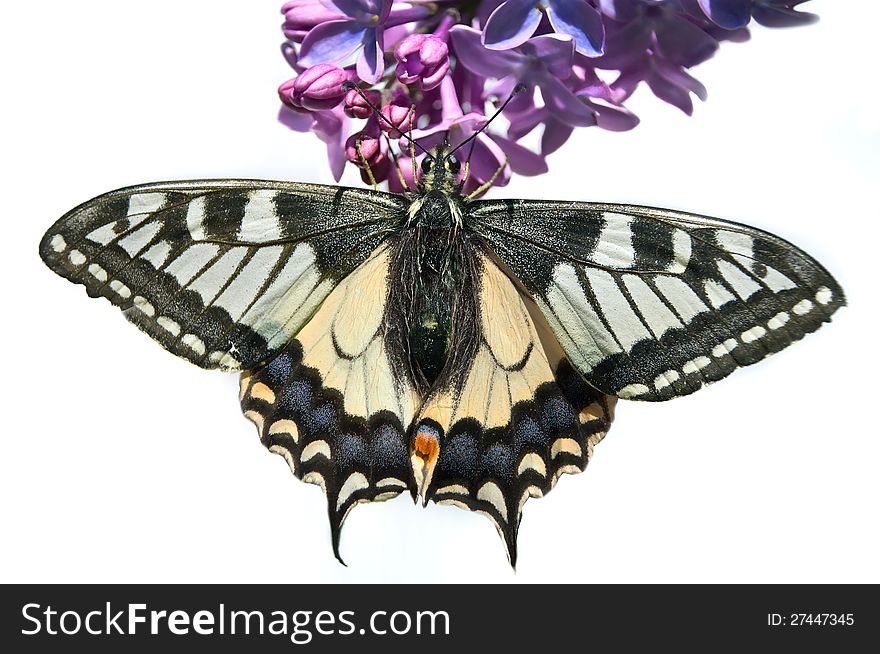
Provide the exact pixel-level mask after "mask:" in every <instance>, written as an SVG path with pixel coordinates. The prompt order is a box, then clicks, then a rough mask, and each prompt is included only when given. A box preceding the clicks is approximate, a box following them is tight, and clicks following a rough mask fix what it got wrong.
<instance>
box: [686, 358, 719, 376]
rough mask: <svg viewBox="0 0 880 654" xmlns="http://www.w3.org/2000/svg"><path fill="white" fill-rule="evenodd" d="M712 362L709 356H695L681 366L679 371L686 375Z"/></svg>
mask: <svg viewBox="0 0 880 654" xmlns="http://www.w3.org/2000/svg"><path fill="white" fill-rule="evenodd" d="M711 363H712V360H711V359H710V358H709V357H697V358H696V359H693V360H691V361H688V362H687V363H686V364H684V365H683V366H682V367H681V371H682V372H683V373H685V374H686V375H692V374H694V373H695V372H699V371H700V370H702V369H703V368H705V367H706V366H708V365H709V364H711Z"/></svg>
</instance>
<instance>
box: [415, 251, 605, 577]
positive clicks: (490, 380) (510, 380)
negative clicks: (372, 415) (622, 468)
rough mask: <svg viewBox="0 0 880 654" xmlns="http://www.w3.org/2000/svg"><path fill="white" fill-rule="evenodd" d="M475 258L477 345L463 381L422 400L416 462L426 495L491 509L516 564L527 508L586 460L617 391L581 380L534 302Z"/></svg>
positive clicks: (484, 259)
mask: <svg viewBox="0 0 880 654" xmlns="http://www.w3.org/2000/svg"><path fill="white" fill-rule="evenodd" d="M476 257H477V260H478V266H477V268H478V270H479V271H480V272H479V283H478V287H479V288H478V293H479V302H478V312H479V314H480V316H479V322H480V343H479V346H478V348H477V353H476V356H475V358H474V360H473V362H472V364H471V366H470V368H469V370H468V372H467V374H466V375H465V376H464V378H463V379H462V380H460V381H458V382H457V383H453V384H451V385H450V387H448V388H441V389H437V390H436V391H435V392H433V393H432V394H431V395H430V396H429V397H428V398H427V399H426V401H425V404H424V406H423V407H422V409H421V411H420V413H419V417H418V419H417V422H416V425H415V427H414V429H413V437H412V438H413V441H414V448H413V449H414V452H413V469H414V475H415V478H416V485H417V486H418V487H419V490H420V492H421V494H422V496H423V499H424V501H425V502H427V501H428V500H433V501H435V502H438V503H445V504H453V505H455V506H460V507H462V508H467V509H470V510H472V511H476V512H479V513H482V514H484V515H487V516H488V517H489V518H490V519H491V520H492V521H493V522H494V524H495V526H496V527H497V528H498V531H499V533H500V534H501V535H502V537H503V538H504V542H505V544H506V546H507V553H508V556H509V558H510V562H511V564H512V565H515V564H516V557H517V550H516V536H517V530H518V528H519V523H520V517H521V514H522V509H523V505H524V504H525V502H526V501H527V500H528V498H529V497H541V496H543V495H545V494H546V493H548V492H549V491H550V490H551V489H552V488H553V486H554V485H555V484H556V482H557V480H558V479H559V477H560V476H561V475H563V474H565V473H578V472H581V471H582V470H583V469H584V468H585V467H586V465H587V462H588V461H589V459H590V456H591V455H592V450H593V446H594V445H595V444H596V443H598V442H599V441H600V440H601V439H602V438H603V437H604V436H605V433H606V432H607V430H608V428H609V426H610V424H611V421H612V419H613V408H614V402H615V400H616V398H614V397H608V396H606V395H603V394H602V393H600V392H599V391H597V390H596V389H595V388H593V387H591V386H589V385H588V384H587V383H586V382H584V380H583V378H581V377H580V375H578V374H577V373H576V372H575V371H574V370H573V369H572V367H571V365H570V364H569V363H568V361H567V360H566V359H565V356H564V354H563V353H562V350H561V348H560V347H559V344H558V342H556V340H555V338H554V337H553V336H552V334H549V333H547V332H548V331H549V330H547V328H546V325H544V323H543V319H542V318H541V316H540V313H538V311H537V309H536V308H535V307H534V306H532V307H531V308H530V307H529V305H530V304H531V303H530V302H529V301H528V300H527V299H525V298H523V297H521V295H520V293H519V292H518V291H517V289H516V287H515V286H514V283H513V282H512V281H511V280H510V278H509V277H507V276H506V275H505V274H504V273H503V272H502V271H501V269H500V268H499V267H498V266H497V265H496V264H495V263H494V262H493V261H492V260H491V259H489V258H488V257H486V256H484V255H482V254H476ZM455 346H456V344H454V343H453V344H452V347H455ZM435 444H436V445H435ZM420 459H421V460H420Z"/></svg>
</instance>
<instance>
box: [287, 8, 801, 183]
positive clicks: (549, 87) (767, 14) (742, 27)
mask: <svg viewBox="0 0 880 654" xmlns="http://www.w3.org/2000/svg"><path fill="white" fill-rule="evenodd" d="M806 1H807V0H467V1H465V0H435V1H434V2H428V1H427V0H407V1H404V0H289V1H288V2H286V3H285V4H284V5H283V7H282V10H281V11H282V13H283V14H284V24H283V28H282V29H283V32H284V35H285V37H286V38H287V41H286V42H285V43H284V44H283V46H282V53H283V55H284V57H285V59H286V60H287V62H288V63H289V64H290V66H291V67H292V68H293V70H294V71H295V72H296V77H294V78H293V79H291V80H288V81H287V82H284V83H283V84H282V85H281V86H280V87H279V89H278V93H279V97H280V98H281V101H282V103H283V108H282V110H281V113H280V114H279V120H281V122H282V123H284V124H285V125H287V126H288V127H290V128H291V129H294V130H297V131H312V132H314V133H315V134H316V135H317V136H318V137H319V138H321V140H323V141H324V142H325V143H326V144H327V153H328V158H329V160H330V169H331V171H332V173H333V175H334V177H335V178H336V179H339V177H340V176H341V175H342V171H343V169H344V167H345V165H346V163H351V164H353V165H355V166H356V167H358V168H359V169H360V170H361V176H362V178H363V179H364V181H372V180H371V175H370V174H368V169H369V173H372V179H375V180H376V181H377V182H382V181H387V182H388V185H389V188H392V189H394V190H403V187H402V185H401V182H400V179H399V178H400V177H401V176H402V177H403V178H404V180H405V181H406V184H407V188H410V189H412V188H413V183H414V180H413V161H412V160H411V156H412V153H413V151H412V150H411V149H410V148H411V145H410V142H409V140H408V138H407V133H408V132H409V131H410V130H411V131H412V136H413V138H415V139H418V142H419V143H420V144H421V145H422V146H423V147H425V148H430V147H431V146H432V145H434V144H436V143H439V142H440V141H441V140H442V139H444V138H445V139H447V140H448V141H449V142H450V143H451V144H452V145H453V146H454V145H456V144H459V143H462V142H463V141H464V140H465V139H467V138H468V137H469V136H471V135H474V134H478V136H477V137H476V138H475V139H474V140H473V142H472V145H473V147H472V148H471V144H468V145H467V146H465V147H463V148H462V150H461V152H460V153H459V154H460V155H461V156H462V158H463V159H468V160H469V166H468V170H469V178H468V180H467V181H466V184H465V190H467V191H471V190H474V189H476V188H477V187H479V186H480V185H481V184H482V183H483V182H487V181H489V180H491V179H492V178H493V177H495V179H494V182H493V184H494V185H496V186H502V185H504V184H506V183H507V182H508V181H509V180H510V179H511V176H512V175H514V174H519V175H538V174H541V173H543V172H546V171H547V169H548V166H547V157H548V156H549V155H551V154H552V153H554V152H556V151H557V150H559V149H560V148H561V147H562V146H563V145H564V144H565V142H566V140H567V139H568V138H569V136H570V135H571V134H572V133H573V132H574V130H575V129H577V128H579V127H590V126H595V127H598V128H599V129H605V130H611V131H623V130H629V129H633V128H634V127H635V126H636V125H637V124H638V122H639V120H638V118H637V117H636V116H635V115H634V114H632V113H631V112H630V111H629V110H628V109H627V108H626V106H625V104H626V102H627V100H628V99H629V97H630V96H631V95H632V94H633V93H635V92H636V91H637V89H638V88H640V87H641V86H642V85H643V84H644V85H645V86H647V87H648V88H649V89H650V90H651V91H652V92H653V93H654V95H655V96H656V97H658V98H659V99H661V100H663V101H664V102H668V103H670V104H672V105H674V106H676V107H678V108H679V109H681V110H682V111H684V112H685V113H688V114H690V113H692V112H693V110H694V106H693V97H697V98H700V99H705V98H706V89H705V87H704V86H703V85H702V84H701V83H700V82H699V81H698V80H697V79H696V78H694V77H693V75H692V69H693V68H694V67H696V66H698V65H699V64H701V63H703V62H704V61H706V60H707V59H709V58H710V57H712V56H713V55H714V54H715V53H716V51H717V50H718V47H719V44H720V43H722V42H725V41H730V42H741V41H744V40H746V39H748V36H749V29H750V28H751V27H752V25H754V24H755V23H758V24H760V25H764V26H768V27H788V26H793V25H802V24H806V23H809V22H812V21H814V20H815V19H816V17H815V16H814V15H812V14H809V13H805V12H803V11H799V9H798V8H799V6H800V5H802V4H803V3H804V2H806ZM753 21H754V22H753ZM344 82H351V83H354V84H356V85H357V88H358V90H354V89H350V88H349V87H346V88H343V86H342V84H343V83H344ZM517 84H523V85H524V86H525V88H526V91H525V92H523V93H520V94H518V95H517V96H516V97H514V98H513V99H512V101H511V102H510V103H509V104H508V105H507V107H506V109H505V112H504V119H505V120H503V121H498V123H493V124H492V125H491V126H489V127H488V128H487V124H488V122H489V119H490V116H491V115H492V113H493V112H494V110H495V108H496V107H497V106H498V105H499V104H500V103H501V102H503V101H504V100H505V99H506V98H507V97H508V95H509V94H510V93H511V91H512V90H513V88H514V87H515V86H516V85H517ZM502 124H503V125H505V126H502ZM481 130H482V131H481ZM535 130H542V132H541V134H540V147H539V149H538V151H537V152H534V151H532V150H530V149H528V148H526V147H525V146H524V145H522V144H521V143H519V141H520V140H521V139H522V138H524V137H525V136H526V135H527V134H530V133H531V132H533V131H535ZM358 150H359V152H358ZM395 152H396V153H397V154H396V155H395V156H396V157H397V158H398V160H399V168H400V170H399V171H397V170H395V165H394V162H393V157H392V155H393V154H394V153H395ZM420 156H421V155H420ZM365 162H366V164H365ZM463 169H464V167H463ZM496 173H497V175H496Z"/></svg>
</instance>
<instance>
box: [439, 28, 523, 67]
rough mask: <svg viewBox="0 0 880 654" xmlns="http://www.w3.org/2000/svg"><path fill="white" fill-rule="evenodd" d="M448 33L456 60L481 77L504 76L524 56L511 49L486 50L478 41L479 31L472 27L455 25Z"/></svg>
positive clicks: (520, 61)
mask: <svg viewBox="0 0 880 654" xmlns="http://www.w3.org/2000/svg"><path fill="white" fill-rule="evenodd" d="M449 34H450V36H451V38H452V45H453V47H454V48H455V53H456V54H457V55H458V60H459V61H460V62H461V63H462V64H464V67H465V68H467V69H468V70H470V71H471V72H472V73H476V74H477V75H482V76H483V77H497V78H498V79H500V78H502V77H506V76H507V75H509V74H510V73H511V71H513V69H514V68H516V67H517V66H518V65H520V64H521V63H523V62H524V61H525V57H524V56H523V55H522V54H520V53H518V52H513V51H511V50H504V51H494V50H487V49H486V48H484V47H483V44H482V42H481V41H480V32H478V31H477V30H475V29H474V28H472V27H466V26H464V25H456V26H455V27H453V28H452V29H451V30H449Z"/></svg>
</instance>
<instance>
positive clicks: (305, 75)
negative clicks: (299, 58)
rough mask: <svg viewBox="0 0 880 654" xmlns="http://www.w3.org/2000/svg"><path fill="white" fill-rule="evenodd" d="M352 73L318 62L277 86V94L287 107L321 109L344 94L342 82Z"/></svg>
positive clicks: (351, 75) (330, 107)
mask: <svg viewBox="0 0 880 654" xmlns="http://www.w3.org/2000/svg"><path fill="white" fill-rule="evenodd" d="M353 76H354V75H353V73H351V72H349V71H345V70H343V69H342V68H340V67H339V66H334V65H333V64H318V65H317V66H312V67H311V68H307V69H306V70H304V71H303V72H302V73H300V75H299V76H298V77H294V78H293V79H292V80H288V81H286V82H284V84H282V85H281V86H280V87H278V96H279V97H280V98H281V101H282V102H283V103H284V104H286V105H287V106H288V107H291V108H292V109H297V110H303V109H305V110H307V111H323V110H325V109H332V108H333V107H335V106H336V105H338V104H339V103H340V102H341V101H342V98H343V97H344V96H345V93H346V92H345V89H343V88H342V85H343V83H344V82H347V81H349V80H351V79H352V78H353Z"/></svg>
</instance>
